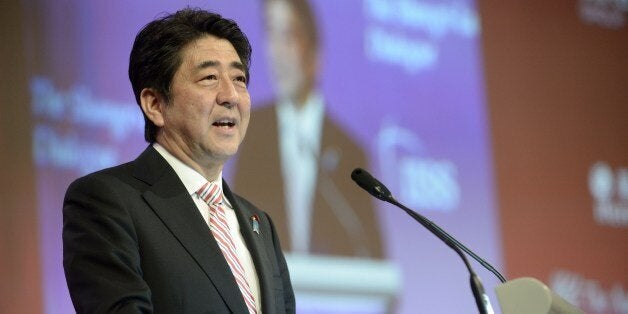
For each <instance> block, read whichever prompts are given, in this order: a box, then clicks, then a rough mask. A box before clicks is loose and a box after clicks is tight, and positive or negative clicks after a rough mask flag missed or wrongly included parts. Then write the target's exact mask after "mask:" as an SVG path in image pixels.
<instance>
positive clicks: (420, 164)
mask: <svg viewBox="0 0 628 314" xmlns="http://www.w3.org/2000/svg"><path fill="white" fill-rule="evenodd" d="M377 149H378V157H379V162H380V169H381V170H382V172H383V176H384V182H385V184H386V182H390V183H391V184H389V187H390V188H391V190H392V191H393V195H395V197H396V198H398V199H399V201H400V202H401V203H404V204H406V205H407V206H409V207H411V208H416V209H421V210H432V211H441V212H449V211H453V210H455V209H457V208H458V206H459V204H460V184H459V183H458V168H457V166H456V164H455V163H453V162H452V161H450V160H447V159H435V158H429V157H427V156H425V150H426V149H425V148H424V145H423V143H422V141H421V139H420V138H419V137H418V136H417V135H416V134H414V133H413V132H412V131H411V130H408V129H405V128H402V127H400V126H398V125H396V124H394V123H387V124H385V125H384V126H383V127H382V128H381V129H380V131H379V133H378V136H377Z"/></svg>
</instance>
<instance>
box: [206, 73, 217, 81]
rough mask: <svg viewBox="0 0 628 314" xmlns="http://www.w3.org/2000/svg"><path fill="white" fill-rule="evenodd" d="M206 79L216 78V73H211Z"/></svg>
mask: <svg viewBox="0 0 628 314" xmlns="http://www.w3.org/2000/svg"><path fill="white" fill-rule="evenodd" d="M203 79H204V80H215V79H217V77H216V75H214V74H210V75H208V76H206V77H205V78H203Z"/></svg>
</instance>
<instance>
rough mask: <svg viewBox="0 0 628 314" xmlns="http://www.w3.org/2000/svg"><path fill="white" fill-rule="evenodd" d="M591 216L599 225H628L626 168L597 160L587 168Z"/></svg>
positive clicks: (627, 171)
mask: <svg viewBox="0 0 628 314" xmlns="http://www.w3.org/2000/svg"><path fill="white" fill-rule="evenodd" d="M589 191H590V192H591V197H592V198H593V217H594V218H595V221H596V222H597V223H598V224H600V225H607V226H613V227H628V168H617V169H615V170H613V168H611V167H610V166H609V165H608V164H606V163H605V162H601V161H600V162H597V163H595V164H594V165H593V166H591V169H590V170H589Z"/></svg>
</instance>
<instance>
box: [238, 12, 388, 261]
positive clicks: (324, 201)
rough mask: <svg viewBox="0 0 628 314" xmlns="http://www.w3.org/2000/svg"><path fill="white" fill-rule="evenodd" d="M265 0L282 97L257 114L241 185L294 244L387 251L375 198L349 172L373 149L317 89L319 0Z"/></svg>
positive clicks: (309, 250) (297, 247)
mask: <svg viewBox="0 0 628 314" xmlns="http://www.w3.org/2000/svg"><path fill="white" fill-rule="evenodd" d="M264 4H265V16H266V21H265V22H266V29H267V39H268V43H269V44H268V45H269V48H270V49H269V52H270V53H269V55H270V56H271V60H270V64H271V70H272V72H273V74H274V76H275V80H274V82H275V83H276V90H277V98H278V100H277V101H276V102H274V103H271V104H269V105H266V106H262V107H261V108H260V109H258V110H255V111H254V112H253V113H252V116H253V117H255V121H253V122H252V123H251V128H250V132H249V136H248V137H247V140H246V144H245V145H243V149H242V150H241V151H240V152H239V154H238V160H237V164H236V165H235V171H236V174H235V179H234V184H235V186H236V187H237V189H238V191H239V192H240V193H242V195H245V196H247V197H250V198H251V199H255V201H256V203H258V204H260V205H261V206H262V207H264V208H265V209H266V210H268V211H269V213H271V214H272V215H273V217H276V223H277V224H276V225H277V228H278V230H279V235H280V239H281V241H282V243H283V245H284V248H285V249H286V250H287V251H290V252H293V253H301V254H319V255H336V256H351V257H366V258H382V257H383V248H382V244H381V243H382V240H381V236H380V228H379V223H378V216H377V214H376V212H375V209H374V206H373V203H372V201H371V199H370V198H369V197H368V196H367V195H365V194H364V193H363V191H360V189H359V188H358V187H357V186H356V185H355V184H354V183H353V182H352V181H351V180H350V178H349V175H350V173H351V171H352V170H353V169H354V168H355V167H366V166H367V161H366V157H365V154H364V152H363V150H362V148H361V147H360V146H359V145H358V144H357V143H356V142H355V141H353V140H352V139H351V137H350V136H349V135H348V134H347V133H346V132H345V131H344V130H343V129H342V127H340V126H339V125H338V123H337V122H336V121H334V120H333V118H332V117H330V116H329V115H327V114H326V109H325V107H326V106H327V105H328V104H327V103H326V102H325V100H324V97H323V96H322V95H321V94H320V93H319V92H318V91H317V88H316V85H317V82H316V79H317V76H318V71H319V69H320V61H319V36H318V30H317V26H316V21H315V15H314V12H313V10H312V7H311V6H310V4H309V3H308V2H307V1H306V0H265V1H264ZM251 174H255V175H254V176H251ZM277 174H281V176H277ZM269 183H270V184H269ZM354 196H355V197H354Z"/></svg>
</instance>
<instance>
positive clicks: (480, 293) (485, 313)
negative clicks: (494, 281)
mask: <svg viewBox="0 0 628 314" xmlns="http://www.w3.org/2000/svg"><path fill="white" fill-rule="evenodd" d="M385 201H386V202H388V203H390V204H393V205H395V206H397V207H399V208H401V209H402V210H403V211H405V212H406V213H407V214H408V215H410V217H412V218H414V220H416V221H417V222H419V223H420V224H421V225H423V227H425V228H426V229H427V230H429V231H430V232H432V234H434V235H435V236H436V237H437V238H439V239H441V240H442V241H443V242H445V244H447V246H449V247H450V248H451V249H452V250H454V251H455V252H456V253H457V254H458V256H460V258H461V259H462V261H463V262H464V265H465V266H466V267H467V270H468V271H469V275H470V278H469V283H470V284H471V291H472V292H473V298H474V299H475V304H476V305H477V307H478V310H479V311H480V314H489V313H493V308H492V307H491V303H490V301H489V299H488V296H487V295H486V293H485V292H484V286H483V285H482V282H481V281H480V278H479V277H478V276H477V275H476V274H475V272H474V271H473V268H472V267H471V264H469V260H467V258H466V256H465V255H464V254H463V253H462V251H461V250H460V248H459V247H458V246H457V245H456V242H457V241H452V240H451V239H452V238H451V236H446V235H445V234H444V232H441V231H442V229H440V228H438V227H435V226H436V225H435V224H434V223H432V222H431V221H430V220H429V219H427V218H425V217H423V216H422V215H420V214H417V213H416V212H415V211H413V210H411V209H410V208H408V207H406V206H405V205H403V204H401V203H399V202H397V200H395V199H394V198H393V197H392V196H391V197H389V199H387V200H385Z"/></svg>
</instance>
